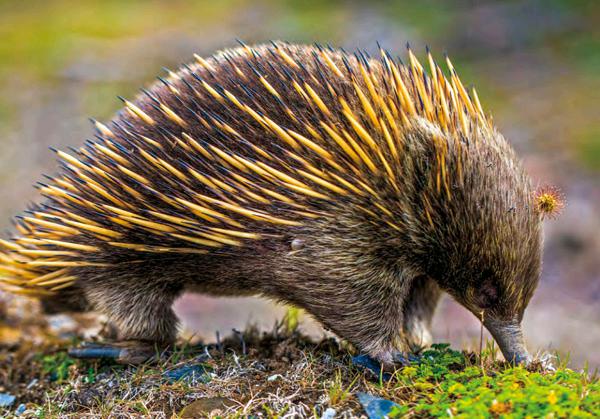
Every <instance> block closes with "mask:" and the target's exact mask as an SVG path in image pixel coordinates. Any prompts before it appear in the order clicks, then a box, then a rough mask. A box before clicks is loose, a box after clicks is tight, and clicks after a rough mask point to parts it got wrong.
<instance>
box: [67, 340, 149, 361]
mask: <svg viewBox="0 0 600 419" xmlns="http://www.w3.org/2000/svg"><path fill="white" fill-rule="evenodd" d="M69 356H71V357H73V358H79V359H111V360H114V361H115V362H117V363H119V364H132V365H138V364H141V363H144V362H147V361H152V360H154V359H156V358H157V357H158V352H157V349H156V348H155V347H154V346H153V345H151V344H149V343H147V342H141V341H135V340H130V341H123V342H115V343H93V342H84V343H83V344H82V345H81V346H80V347H78V348H71V349H69Z"/></svg>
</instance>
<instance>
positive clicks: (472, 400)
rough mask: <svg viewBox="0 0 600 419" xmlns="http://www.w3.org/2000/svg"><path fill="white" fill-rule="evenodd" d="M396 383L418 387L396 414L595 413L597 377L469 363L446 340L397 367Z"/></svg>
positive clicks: (599, 399)
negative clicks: (416, 358)
mask: <svg viewBox="0 0 600 419" xmlns="http://www.w3.org/2000/svg"><path fill="white" fill-rule="evenodd" d="M393 380H395V384H394V385H395V386H397V387H405V386H406V387H408V386H410V387H412V388H413V389H416V391H414V394H413V397H412V398H411V401H410V402H409V403H404V404H402V405H401V407H400V408H398V409H396V411H395V412H394V415H395V416H396V417H398V416H402V415H405V414H407V413H409V412H410V413H413V414H416V415H417V416H434V417H438V416H448V415H452V416H454V417H464V418H470V417H488V416H490V415H491V416H505V417H582V418H584V417H590V418H591V417H597V416H598V415H600V382H598V380H597V379H595V378H590V377H588V375H587V374H585V373H579V372H575V371H572V370H570V369H567V368H559V369H558V370H557V371H556V372H554V373H544V372H535V371H534V372H532V371H528V370H526V369H524V368H521V367H508V368H502V367H500V365H498V364H495V365H488V366H486V367H483V368H482V366H480V365H471V364H470V363H469V362H468V359H467V358H466V357H465V356H464V355H463V354H462V353H461V352H457V351H453V350H451V349H450V348H449V347H448V346H447V345H435V346H434V348H433V349H432V350H430V351H427V352H425V353H424V354H423V358H422V360H421V361H419V362H416V363H414V364H413V365H412V366H410V367H406V368H404V369H402V370H400V371H399V372H398V373H397V374H396V375H395V376H394V378H393Z"/></svg>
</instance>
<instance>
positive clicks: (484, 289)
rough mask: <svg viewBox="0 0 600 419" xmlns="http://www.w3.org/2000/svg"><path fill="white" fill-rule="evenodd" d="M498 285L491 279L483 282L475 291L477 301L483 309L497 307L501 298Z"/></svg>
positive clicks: (485, 279)
mask: <svg viewBox="0 0 600 419" xmlns="http://www.w3.org/2000/svg"><path fill="white" fill-rule="evenodd" d="M499 294H500V292H499V290H498V284H497V283H496V282H495V281H494V280H493V279H492V278H490V277H487V278H485V277H484V279H483V281H481V283H480V284H479V285H478V286H477V288H476V290H475V301H476V303H477V305H478V306H479V307H480V308H482V309H488V308H491V307H493V306H494V305H496V303H497V301H498V297H499Z"/></svg>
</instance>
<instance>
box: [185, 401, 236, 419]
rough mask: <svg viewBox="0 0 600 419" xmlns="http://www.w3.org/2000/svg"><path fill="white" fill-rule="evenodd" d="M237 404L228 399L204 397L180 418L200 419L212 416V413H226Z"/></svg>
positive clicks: (189, 406)
mask: <svg viewBox="0 0 600 419" xmlns="http://www.w3.org/2000/svg"><path fill="white" fill-rule="evenodd" d="M235 404H236V403H235V402H234V401H233V400H231V399H228V398H226V397H203V398H201V399H198V400H195V401H193V402H192V403H190V404H188V405H187V406H186V407H184V408H183V409H182V410H181V412H179V417H180V418H200V417H206V416H211V417H212V413H216V412H221V413H222V412H224V411H225V410H227V408H228V407H231V406H234V405H235Z"/></svg>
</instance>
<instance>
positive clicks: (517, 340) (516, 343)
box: [484, 319, 531, 365]
mask: <svg viewBox="0 0 600 419" xmlns="http://www.w3.org/2000/svg"><path fill="white" fill-rule="evenodd" d="M484 325H485V327H486V328H487V329H488V330H489V331H490V333H491V334H492V336H493V337H494V339H495V340H496V343H498V346H500V350H501V351H502V355H504V358H505V359H506V360H507V361H508V362H512V363H514V364H522V365H528V364H529V363H530V362H531V356H530V355H529V352H527V348H526V347H525V340H524V339H523V330H522V329H521V324H520V322H519V321H517V320H508V321H507V320H497V319H486V320H485V321H484Z"/></svg>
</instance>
